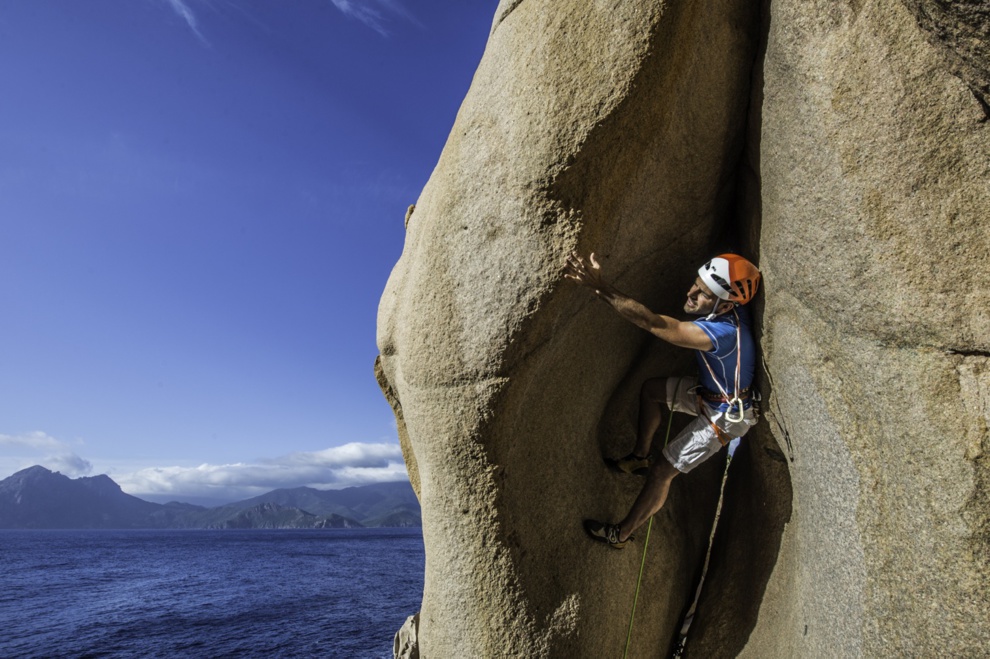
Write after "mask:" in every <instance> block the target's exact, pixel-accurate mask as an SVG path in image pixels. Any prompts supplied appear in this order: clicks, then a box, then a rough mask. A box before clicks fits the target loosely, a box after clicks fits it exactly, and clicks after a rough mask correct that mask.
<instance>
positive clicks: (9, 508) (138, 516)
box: [0, 466, 421, 529]
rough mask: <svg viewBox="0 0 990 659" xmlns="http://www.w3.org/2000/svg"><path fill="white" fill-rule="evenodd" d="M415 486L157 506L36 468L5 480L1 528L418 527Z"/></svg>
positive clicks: (113, 486) (105, 483) (112, 486)
mask: <svg viewBox="0 0 990 659" xmlns="http://www.w3.org/2000/svg"><path fill="white" fill-rule="evenodd" d="M420 525H421V519H420V509H419V501H418V500H417V499H416V495H415V494H414V493H413V490H412V486H410V485H409V483H408V482H405V483H378V484H374V485H365V486H360V487H349V488H346V489H343V490H316V489H314V488H309V487H299V488H291V489H282V490H274V491H272V492H269V493H268V494H264V495H261V496H259V497H254V498H252V499H247V500H245V501H239V502H236V503H232V504H228V505H225V506H218V507H216V508H205V507H203V506H195V505H192V504H186V503H176V502H173V503H167V504H157V503H151V502H149V501H144V500H142V499H139V498H137V497H134V496H131V495H129V494H126V493H125V492H123V491H122V490H121V489H120V486H119V485H117V483H115V482H114V481H113V480H112V479H111V478H110V477H109V476H105V475H104V476H93V477H88V478H76V479H71V478H68V477H67V476H64V475H62V474H60V473H58V472H52V471H49V470H48V469H45V468H44V467H39V466H35V467H30V468H28V469H24V470H22V471H19V472H17V473H16V474H14V475H12V476H10V477H8V478H6V479H4V480H2V481H0V528H6V529H12V528H20V529H25V528H27V529H30V528H35V529H66V528H104V529H111V528H113V529H120V528H131V529H137V528H161V529H165V528H186V529H195V528H216V529H225V528H229V529H234V528H237V529H284V528H310V529H312V528H356V527H361V526H411V527H415V526H420Z"/></svg>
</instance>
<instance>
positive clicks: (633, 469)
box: [605, 453, 653, 476]
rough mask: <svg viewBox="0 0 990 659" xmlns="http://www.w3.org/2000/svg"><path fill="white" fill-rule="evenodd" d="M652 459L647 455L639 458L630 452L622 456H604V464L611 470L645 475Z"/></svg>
mask: <svg viewBox="0 0 990 659" xmlns="http://www.w3.org/2000/svg"><path fill="white" fill-rule="evenodd" d="M652 463H653V460H651V459H650V457H649V456H646V457H645V458H641V457H639V456H638V455H636V454H634V453H630V454H629V455H627V456H625V457H624V458H616V459H613V458H606V459H605V464H607V465H608V466H609V468H610V469H612V470H613V471H621V472H622V473H625V474H638V475H641V476H642V475H645V474H646V471H647V470H648V469H649V468H650V465H651V464H652Z"/></svg>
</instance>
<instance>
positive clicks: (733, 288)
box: [698, 254, 760, 304]
mask: <svg viewBox="0 0 990 659" xmlns="http://www.w3.org/2000/svg"><path fill="white" fill-rule="evenodd" d="M698 276H700V277H701V281H703V282H705V285H706V286H708V288H710V289H711V290H712V293H714V294H715V295H717V296H718V297H719V298H720V299H722V300H728V301H729V302H735V303H736V304H746V303H747V302H749V301H750V300H752V299H753V296H754V295H756V291H757V289H758V288H759V287H760V271H759V270H757V268H756V266H755V265H753V264H752V263H750V262H749V261H747V260H746V259H744V258H743V257H741V256H739V255H738V254H719V255H718V256H716V257H715V258H713V259H712V260H711V261H709V262H708V263H706V264H705V265H703V266H701V267H700V268H698Z"/></svg>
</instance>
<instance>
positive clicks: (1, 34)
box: [0, 0, 497, 501]
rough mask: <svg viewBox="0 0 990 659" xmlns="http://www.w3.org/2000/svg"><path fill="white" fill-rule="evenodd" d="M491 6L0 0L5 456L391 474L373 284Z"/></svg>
mask: <svg viewBox="0 0 990 659" xmlns="http://www.w3.org/2000/svg"><path fill="white" fill-rule="evenodd" d="M496 5H497V2H496V0H484V1H481V0H471V1H470V2H461V1H456V2H455V1H449V2H441V1H439V0H435V1H432V0H419V1H418V2H415V3H414V2H412V0H298V1H294V2H275V1H274V0H265V1H263V0H86V1H85V2H80V1H78V0H44V1H31V2H27V1H15V0H0V90H3V91H2V100H0V249H2V258H0V312H2V315H0V323H2V325H0V478H3V477H6V476H8V475H10V474H11V473H13V472H15V471H17V470H18V469H20V468H23V467H26V466H30V465H32V464H42V465H45V466H47V467H49V468H51V469H54V470H58V471H61V472H62V473H64V474H66V475H68V476H73V477H75V476H82V475H95V474H100V473H106V474H109V475H110V476H111V477H113V478H114V479H115V480H117V482H119V483H120V484H121V485H122V486H123V487H124V489H125V491H127V492H130V493H132V494H136V495H138V496H142V497H143V498H147V499H152V500H168V499H179V500H198V501H205V500H217V501H219V500H230V499H236V498H241V497H243V496H250V495H253V494H257V493H260V492H263V491H267V490H270V489H273V488H275V487H293V486H298V485H313V486H319V487H341V486H346V485H353V484H361V483H368V482H375V481H380V480H396V479H400V478H403V477H404V475H405V471H404V467H403V466H402V464H401V454H400V452H399V449H398V443H397V440H396V435H395V423H394V420H393V418H392V414H391V410H390V409H389V407H388V405H387V404H386V403H385V401H384V398H383V397H382V395H381V393H380V392H379V391H378V387H377V385H376V383H375V380H374V377H373V372H372V365H373V362H374V358H375V355H376V354H377V348H376V347H375V316H376V311H377V305H378V299H379V297H380V295H381V292H382V290H383V288H384V286H385V281H386V279H387V278H388V274H389V272H390V270H391V268H392V266H393V265H394V263H395V261H396V260H397V259H398V257H399V254H400V252H401V249H402V240H403V218H404V215H405V210H406V207H407V206H408V205H409V204H411V203H414V202H415V200H416V197H417V196H418V194H419V191H420V190H421V189H422V187H423V185H424V184H425V183H426V180H427V178H428V177H429V175H430V172H431V171H432V169H433V166H434V164H435V163H436V161H437V158H438V156H439V154H440V150H441V149H442V147H443V144H444V142H445V140H446V137H447V134H448V132H449V130H450V127H451V125H452V123H453V120H454V116H455V114H456V112H457V108H458V107H459V105H460V102H461V100H462V99H463V97H464V94H465V93H466V91H467V88H468V86H469V84H470V80H471V76H472V74H473V72H474V69H475V68H476V66H477V63H478V61H479V60H480V58H481V54H482V52H483V50H484V45H485V41H486V39H487V36H488V31H489V29H490V26H491V21H492V17H493V15H494V13H495V8H496Z"/></svg>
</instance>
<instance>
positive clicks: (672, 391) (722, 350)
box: [565, 253, 760, 549]
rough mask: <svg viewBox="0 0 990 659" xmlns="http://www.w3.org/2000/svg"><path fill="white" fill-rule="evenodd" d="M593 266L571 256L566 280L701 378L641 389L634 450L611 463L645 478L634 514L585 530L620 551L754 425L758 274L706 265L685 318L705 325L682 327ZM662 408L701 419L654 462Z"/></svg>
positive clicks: (732, 260)
mask: <svg viewBox="0 0 990 659" xmlns="http://www.w3.org/2000/svg"><path fill="white" fill-rule="evenodd" d="M588 261H589V262H590V265H589V264H587V263H585V260H584V259H583V258H582V257H580V256H578V255H577V254H572V255H571V257H570V258H569V259H568V260H567V267H566V269H565V277H568V278H569V279H573V280H574V281H576V282H577V283H578V284H580V285H582V286H586V287H588V288H590V289H591V290H592V291H594V293H595V295H597V296H598V297H599V298H601V299H602V300H604V301H605V302H607V303H608V304H609V305H611V306H612V308H613V309H615V311H616V312H618V314H619V315H620V316H622V317H623V318H625V319H626V320H628V321H629V322H631V323H633V324H634V325H636V326H637V327H641V328H642V329H645V330H646V331H648V332H650V333H651V334H653V335H654V336H656V337H658V338H660V339H663V340H664V341H666V342H668V343H672V344H673V345H675V346H680V347H682V348H691V349H692V350H695V351H696V353H695V356H696V358H697V361H698V371H699V376H698V377H668V378H653V379H650V380H647V381H646V382H645V383H643V386H642V389H641V391H640V408H639V431H638V435H637V439H636V445H635V446H634V447H633V450H632V452H631V453H629V454H628V455H626V456H625V457H622V458H618V459H614V460H606V462H607V463H608V464H609V466H610V467H612V468H613V469H615V470H617V471H622V472H625V473H637V474H641V473H644V472H645V473H646V475H647V479H646V483H645V484H644V485H643V489H642V490H641V491H640V493H639V496H638V497H637V498H636V501H635V503H634V504H633V506H632V508H631V509H630V511H629V514H628V515H626V517H625V518H624V519H623V520H622V521H620V522H619V523H618V524H607V523H603V522H599V521H596V520H591V519H589V520H585V522H584V528H585V530H586V531H587V532H588V534H589V535H591V537H592V538H594V539H595V540H598V541H601V542H604V543H607V544H608V545H609V546H610V547H613V548H615V549H622V548H623V547H624V546H625V544H626V542H627V541H628V540H629V539H630V537H631V535H632V533H633V531H635V530H636V529H637V528H639V527H640V526H641V525H642V524H643V523H644V522H646V520H648V519H650V517H652V516H653V515H654V514H656V513H657V512H658V511H659V510H660V509H661V508H662V507H663V504H664V502H665V501H666V500H667V491H668V490H669V488H670V483H671V481H673V480H674V477H675V476H677V475H678V474H680V473H687V472H689V471H691V470H692V469H694V468H695V467H697V466H698V465H699V464H701V463H702V462H704V461H705V460H707V459H708V458H710V457H711V456H713V455H715V454H716V453H717V452H718V451H719V450H720V449H721V448H722V446H724V445H726V444H728V443H729V442H730V441H732V440H733V439H735V438H738V437H742V436H743V435H745V434H746V431H747V430H749V428H750V427H751V426H752V425H754V424H755V423H756V415H755V413H754V410H753V406H752V396H751V395H750V385H751V383H752V381H753V372H754V370H755V367H756V347H755V344H754V342H753V337H752V334H751V332H750V321H749V313H748V310H747V309H746V308H745V307H744V306H743V305H745V304H746V303H748V302H749V301H750V300H752V299H753V296H754V295H755V294H756V291H757V288H758V287H759V284H760V271H759V270H757V269H756V266H754V265H753V264H752V263H750V262H749V261H747V260H746V259H744V258H742V257H741V256H737V255H735V254H722V255H721V256H716V257H715V258H713V259H712V260H710V261H708V262H707V263H705V264H704V265H703V266H701V268H699V269H698V277H697V278H696V279H695V281H694V285H692V286H691V288H690V290H689V291H688V292H687V300H686V301H685V302H684V311H685V313H688V314H690V315H692V316H700V317H701V318H699V319H695V320H691V321H682V320H677V319H676V318H672V317H670V316H664V315H660V314H655V313H653V312H652V311H650V310H649V309H647V308H646V306H644V305H643V304H641V303H640V302H637V301H636V300H634V299H632V298H631V297H629V296H628V295H625V294H623V293H621V292H619V291H618V290H617V289H616V288H615V287H614V286H612V285H611V284H610V283H608V282H606V281H605V280H604V279H603V278H602V276H601V273H600V270H601V266H600V265H599V264H598V262H597V261H596V260H595V255H594V253H592V254H591V256H590V257H589V259H588ZM661 404H666V405H667V408H668V409H669V410H670V411H671V413H673V412H684V413H686V414H690V415H693V416H695V417H696V418H695V419H694V420H692V421H691V422H690V423H689V424H688V425H687V427H686V428H684V430H682V431H681V432H680V434H678V435H677V437H675V438H674V439H673V440H672V441H671V442H670V443H669V444H668V445H667V446H665V447H664V449H663V456H664V458H666V459H664V460H657V461H656V462H654V460H653V459H652V458H651V457H650V446H651V444H652V442H653V434H654V433H655V432H656V430H657V428H658V427H659V426H660V419H661Z"/></svg>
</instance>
